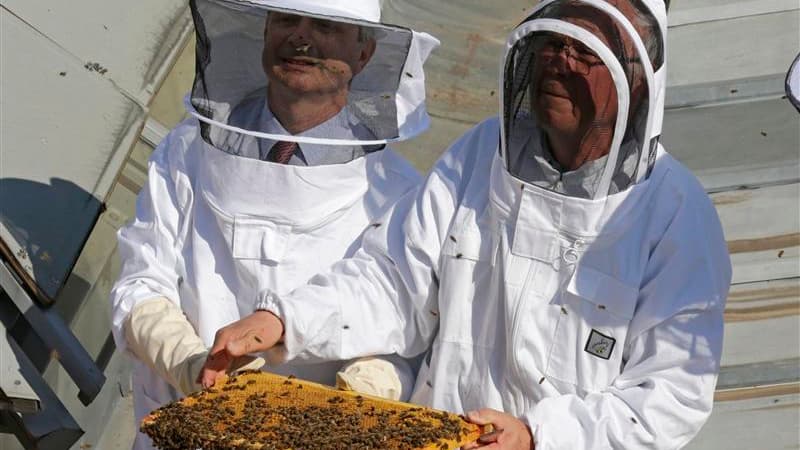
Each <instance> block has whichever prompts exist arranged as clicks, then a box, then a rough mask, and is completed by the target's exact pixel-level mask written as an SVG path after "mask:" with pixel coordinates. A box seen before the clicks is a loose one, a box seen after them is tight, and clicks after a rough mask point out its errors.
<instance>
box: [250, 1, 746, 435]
mask: <svg viewBox="0 0 800 450" xmlns="http://www.w3.org/2000/svg"><path fill="white" fill-rule="evenodd" d="M661 11H662V12H663V4H662V5H661ZM512 36H513V34H512ZM576 36H578V37H580V36H579V34H576ZM511 44H513V42H512V43H510V45H511ZM661 70H665V67H663V66H662V67H661ZM662 76H663V75H662ZM648 78H649V82H650V83H651V84H652V83H654V81H653V79H654V78H653V73H652V70H649V73H648ZM655 84H656V85H657V86H660V87H659V88H658V89H660V93H658V95H657V98H660V99H662V100H663V83H655ZM620 98H622V96H620ZM625 100H627V99H625ZM651 111H652V110H651ZM622 114H623V115H624V112H623V113H622ZM649 116H652V113H650V114H649ZM648 118H649V119H650V120H648V121H647V123H648V124H652V123H654V122H658V124H657V125H655V126H654V127H653V128H651V130H654V131H653V133H657V132H658V130H659V129H660V114H659V117H655V118H653V117H648ZM502 123H503V122H502V121H501V120H498V119H490V120H487V121H485V122H483V123H481V124H480V125H478V126H477V127H475V128H474V129H472V130H471V131H469V132H468V133H467V134H465V135H464V136H463V137H462V138H460V139H459V140H458V141H457V142H456V143H455V144H454V145H453V146H452V147H451V148H450V149H449V150H448V151H447V152H446V153H445V154H444V155H443V156H442V158H441V159H440V160H439V161H438V162H437V163H436V165H435V167H434V169H433V171H432V172H431V174H430V175H429V176H428V177H427V180H426V181H425V183H424V184H423V186H422V187H421V188H420V189H419V190H418V191H417V192H416V193H415V194H413V195H409V196H406V197H405V198H404V199H403V200H401V201H400V202H399V203H398V204H397V205H396V206H395V207H394V208H393V210H392V211H391V213H390V214H389V215H387V216H386V217H384V218H383V219H381V220H380V222H381V226H380V227H377V228H373V229H371V230H369V231H368V232H367V233H366V234H365V238H364V241H363V244H362V248H361V249H360V250H359V251H358V252H357V253H356V255H355V257H353V258H352V259H349V260H345V261H341V262H339V263H337V264H336V265H335V266H334V267H333V269H332V271H330V272H328V273H326V274H322V275H318V276H316V277H314V278H313V279H312V280H311V283H310V284H309V285H307V286H304V287H302V288H299V289H297V290H295V291H293V292H292V293H291V294H290V295H275V294H273V293H270V292H264V293H262V296H263V297H264V300H265V302H266V303H268V304H269V305H270V306H269V309H270V310H271V311H273V312H275V313H276V314H277V315H278V316H279V317H281V318H282V319H283V321H284V324H285V344H284V345H282V346H280V347H277V348H275V349H274V350H272V351H271V352H272V355H273V357H276V358H278V357H280V358H284V359H292V358H296V357H308V356H309V355H313V356H315V357H320V358H334V359H337V358H351V357H356V356H361V355H366V354H373V353H375V354H378V353H386V352H397V353H399V354H401V355H404V356H413V355H416V354H419V353H422V352H425V351H426V350H427V355H426V358H425V362H424V363H423V366H422V368H421V370H420V373H419V375H418V378H417V383H416V387H415V390H414V394H413V396H412V401H413V402H418V403H422V404H426V405H430V406H432V407H435V408H442V409H446V410H450V411H453V412H458V413H460V412H466V411H470V410H475V409H479V408H484V407H488V408H494V409H498V410H502V411H505V412H506V413H509V414H512V415H514V416H516V417H519V418H521V419H522V420H523V421H525V422H526V423H527V424H528V425H529V426H530V428H531V430H532V432H533V436H534V441H535V445H536V448H537V450H550V449H589V448H592V449H594V448H597V449H608V448H664V449H674V448H679V447H681V446H683V445H685V444H686V443H687V442H688V441H689V440H690V439H691V438H692V437H693V436H694V435H695V434H696V433H697V431H698V430H699V429H700V427H701V426H702V424H703V423H704V422H705V420H706V419H707V417H708V415H709V413H710V411H711V407H712V402H713V393H714V387H715V382H716V376H717V373H718V370H719V359H720V355H721V347H722V336H723V310H724V306H725V300H726V297H727V292H728V288H729V283H730V277H731V269H730V260H729V257H728V253H727V249H726V245H725V240H724V238H723V234H722V230H721V226H720V223H719V220H718V217H717V214H716V212H715V210H714V207H713V205H712V203H711V202H710V200H709V198H708V196H707V195H706V194H705V192H704V190H703V188H702V186H701V185H700V184H699V183H698V182H697V180H696V179H695V178H694V177H693V176H692V175H691V174H690V173H689V172H688V171H687V170H686V169H685V168H684V167H682V166H681V165H680V164H679V163H678V162H677V161H676V160H675V159H673V158H672V157H671V156H670V155H669V154H667V153H666V152H665V151H664V150H663V148H661V147H660V146H657V147H655V148H657V152H656V153H655V154H654V155H653V157H652V158H651V159H652V164H651V170H650V172H649V175H648V176H647V178H646V179H643V180H641V181H640V182H638V183H636V184H633V185H632V186H630V187H628V188H627V189H625V190H623V191H621V192H618V193H616V194H612V195H607V196H602V197H601V198H595V199H582V198H572V197H568V196H565V195H562V194H558V193H555V192H552V191H548V190H546V189H542V188H540V187H538V186H535V185H532V184H530V183H526V182H523V181H520V180H519V179H518V178H516V177H515V176H513V175H512V174H510V173H509V171H508V170H507V168H506V162H505V160H504V158H503V153H504V151H503V150H504V149H503V148H502V147H501V149H500V151H498V142H502V141H501V127H502ZM643 123H644V121H643ZM648 126H649V125H648ZM651 136H652V133H651ZM651 136H650V137H651ZM646 142H651V141H650V140H649V139H648V140H647V141H646ZM616 145H619V144H616ZM616 151H617V149H616V148H615V149H613V150H612V154H614V153H615V152H616ZM304 304H313V305H314V308H313V313H312V312H311V311H310V310H309V309H308V308H303V307H302V306H299V305H304Z"/></svg>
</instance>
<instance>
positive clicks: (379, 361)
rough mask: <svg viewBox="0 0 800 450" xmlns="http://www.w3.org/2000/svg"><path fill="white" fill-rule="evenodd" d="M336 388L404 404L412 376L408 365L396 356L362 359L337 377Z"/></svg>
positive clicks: (348, 365)
mask: <svg viewBox="0 0 800 450" xmlns="http://www.w3.org/2000/svg"><path fill="white" fill-rule="evenodd" d="M336 387H337V388H339V389H346V390H351V391H357V392H360V393H362V394H367V395H374V396H376V397H383V398H387V399H389V400H402V401H405V400H407V399H408V398H409V397H410V396H411V390H412V389H413V388H414V374H413V371H412V370H411V366H410V365H409V364H408V362H406V360H405V359H403V358H401V357H399V356H397V355H391V356H381V357H374V358H361V359H357V360H354V361H352V362H350V363H348V364H347V365H345V366H344V367H342V369H341V370H340V371H339V372H337V373H336Z"/></svg>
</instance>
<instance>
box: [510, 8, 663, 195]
mask: <svg viewBox="0 0 800 450" xmlns="http://www.w3.org/2000/svg"><path fill="white" fill-rule="evenodd" d="M661 8H662V9H663V5H662V6H661ZM652 11H653V10H652V9H651V7H650V6H649V2H648V1H645V0H617V1H603V0H551V1H545V2H543V3H541V4H539V5H538V6H537V8H536V9H534V11H533V13H532V14H531V15H530V16H529V17H528V18H527V19H526V20H525V21H524V22H523V23H522V24H520V25H519V26H518V27H517V28H516V29H515V31H514V32H513V33H512V34H511V36H510V37H509V40H508V42H507V54H506V59H505V62H504V79H503V85H502V92H503V97H502V108H503V109H502V115H503V128H502V140H501V152H502V155H503V157H504V158H505V163H506V167H507V170H508V171H509V172H510V173H511V174H512V175H514V176H515V177H517V178H519V179H521V180H523V181H526V182H529V183H532V184H534V185H537V186H540V187H543V188H545V189H550V190H553V191H556V192H559V193H561V194H564V195H568V196H574V197H580V198H588V199H596V198H602V197H605V196H607V195H611V194H615V193H617V192H620V191H624V190H625V189H627V188H628V187H629V186H631V185H633V184H635V183H637V182H640V181H642V180H644V179H645V178H646V177H647V175H648V173H649V170H650V168H651V167H652V164H653V163H654V158H655V150H656V147H657V141H658V140H657V138H658V134H660V132H659V129H660V115H659V114H657V110H658V108H659V107H660V108H662V109H663V103H661V100H659V99H663V95H661V94H659V91H660V90H663V85H660V84H659V83H658V82H657V80H656V75H655V72H654V68H655V70H656V71H659V70H661V69H662V68H663V66H664V34H663V30H662V28H661V24H660V23H659V20H657V19H656V15H655V14H654V13H653V12H652Z"/></svg>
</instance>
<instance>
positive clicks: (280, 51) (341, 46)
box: [262, 12, 375, 95]
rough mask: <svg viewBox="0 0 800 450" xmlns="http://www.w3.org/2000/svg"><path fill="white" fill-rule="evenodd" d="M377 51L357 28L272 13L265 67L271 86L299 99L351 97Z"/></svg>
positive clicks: (372, 43) (265, 50)
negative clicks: (355, 80) (349, 93)
mask: <svg viewBox="0 0 800 450" xmlns="http://www.w3.org/2000/svg"><path fill="white" fill-rule="evenodd" d="M374 51H375V41H374V40H373V39H360V38H359V27H358V26H357V25H353V24H347V23H341V22H333V21H328V20H323V19H317V18H311V17H304V16H297V15H292V14H285V13H280V12H271V13H270V14H269V17H268V19H267V24H266V27H265V30H264V52H263V54H262V64H263V67H264V72H266V74H267V77H268V78H269V80H270V83H275V84H278V85H280V86H282V87H284V88H286V89H288V90H290V91H292V92H294V93H295V94H298V95H301V94H336V93H343V92H344V93H346V92H347V90H348V87H349V84H350V80H352V78H353V77H354V76H355V75H357V74H358V73H359V72H361V69H363V68H364V66H365V65H366V64H367V62H369V59H370V57H371V56H372V54H373V53H374Z"/></svg>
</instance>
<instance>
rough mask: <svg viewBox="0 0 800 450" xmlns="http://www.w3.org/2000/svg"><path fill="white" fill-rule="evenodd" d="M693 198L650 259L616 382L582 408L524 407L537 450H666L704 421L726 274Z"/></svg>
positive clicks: (550, 403) (716, 229)
mask: <svg viewBox="0 0 800 450" xmlns="http://www.w3.org/2000/svg"><path fill="white" fill-rule="evenodd" d="M699 195H702V198H695V199H694V200H695V201H693V202H691V203H693V204H692V205H684V206H683V207H682V208H681V209H680V210H679V211H678V212H677V214H676V215H675V216H674V217H673V218H672V219H673V220H672V221H671V223H670V224H669V226H668V227H667V229H666V230H665V232H664V233H663V235H662V236H661V238H660V240H659V241H658V242H657V244H656V245H655V247H654V248H653V250H652V252H651V256H650V260H649V261H648V264H647V268H646V271H645V278H644V282H643V284H642V286H641V287H640V294H639V301H638V305H637V309H636V312H635V314H634V317H633V319H632V321H631V324H630V327H629V336H628V338H627V341H626V343H625V348H624V353H623V364H624V368H623V370H622V373H621V374H620V375H619V376H618V377H617V378H616V379H615V380H614V381H613V382H612V383H611V385H610V386H609V387H607V388H605V389H604V390H602V391H600V392H596V393H590V394H588V395H586V396H585V397H584V398H580V397H578V396H576V395H562V396H557V397H551V398H546V399H544V400H542V401H540V402H539V403H538V404H536V405H535V406H533V407H532V408H531V410H530V411H529V412H528V413H527V414H526V415H525V417H524V419H525V420H526V421H527V423H528V425H529V426H530V427H531V430H532V432H533V435H534V441H535V444H536V449H537V450H549V449H561V448H571V449H595V448H597V449H607V448H658V449H675V448H680V447H682V446H684V445H686V444H687V443H688V442H689V441H690V440H691V439H692V438H693V437H694V436H695V435H696V434H697V432H698V431H699V430H700V428H701V427H702V425H703V424H704V423H705V421H706V420H707V418H708V416H709V415H710V413H711V408H712V404H713V398H714V389H715V385H716V380H717V374H718V373H719V364H720V357H721V354H722V337H723V322H724V317H723V313H724V308H725V301H726V298H727V293H728V288H729V285H730V280H731V268H730V258H729V256H728V252H727V246H726V244H725V240H724V238H723V235H722V229H721V226H720V225H719V219H718V218H717V216H716V212H715V211H714V209H713V206H712V205H711V202H710V201H708V198H707V197H705V194H704V193H699V194H698V196H699ZM697 200H699V201H697Z"/></svg>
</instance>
